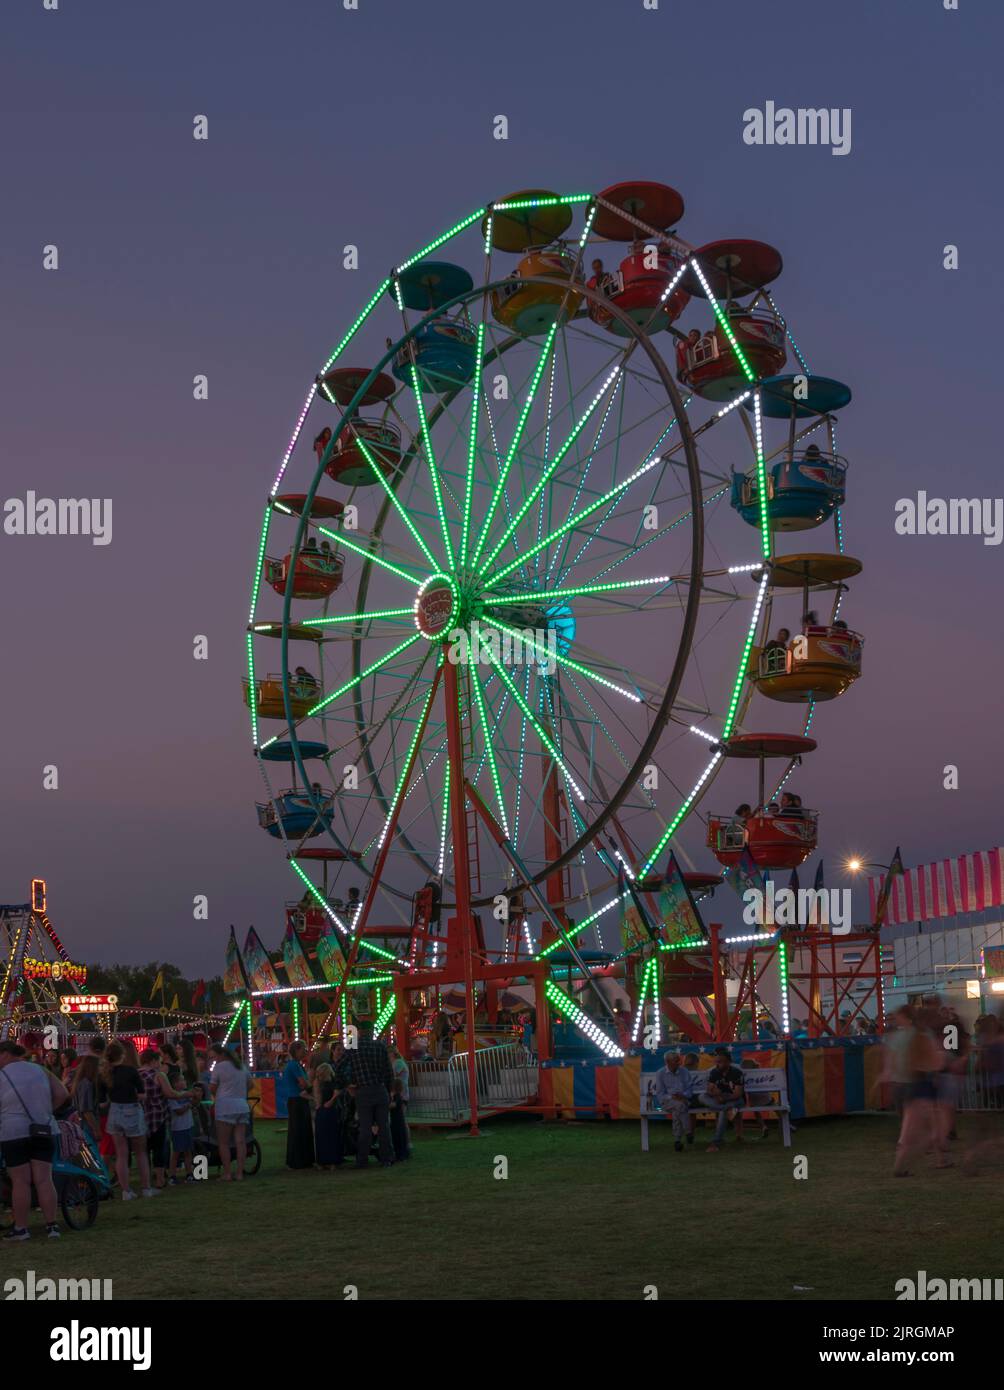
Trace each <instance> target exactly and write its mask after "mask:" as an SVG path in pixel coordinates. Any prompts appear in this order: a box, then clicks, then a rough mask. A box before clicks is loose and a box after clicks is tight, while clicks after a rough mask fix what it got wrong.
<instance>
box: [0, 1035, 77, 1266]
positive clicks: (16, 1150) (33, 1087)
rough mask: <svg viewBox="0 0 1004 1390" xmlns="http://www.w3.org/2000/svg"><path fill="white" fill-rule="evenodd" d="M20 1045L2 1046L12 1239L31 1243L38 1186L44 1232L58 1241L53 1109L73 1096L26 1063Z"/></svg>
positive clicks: (0, 1087) (2, 1126)
mask: <svg viewBox="0 0 1004 1390" xmlns="http://www.w3.org/2000/svg"><path fill="white" fill-rule="evenodd" d="M25 1055H26V1054H25V1050H24V1048H23V1047H22V1046H21V1045H20V1044H19V1043H16V1042H13V1041H4V1042H0V1151H2V1153H3V1160H4V1163H5V1165H6V1167H7V1171H8V1173H9V1174H10V1184H11V1206H12V1207H13V1209H14V1224H13V1226H12V1227H11V1228H10V1230H9V1231H6V1232H5V1233H4V1236H3V1239H4V1240H7V1241H20V1240H28V1239H29V1238H30V1235H31V1233H30V1231H29V1230H28V1213H29V1211H30V1210H31V1189H32V1184H34V1187H35V1192H36V1194H37V1196H38V1204H39V1206H40V1207H41V1208H42V1215H43V1217H44V1218H45V1233H46V1235H47V1236H48V1237H49V1238H50V1240H51V1239H58V1237H59V1225H58V1223H57V1221H56V1207H57V1199H56V1188H55V1185H54V1184H53V1181H52V1159H53V1155H54V1152H55V1138H54V1136H55V1134H56V1133H57V1128H56V1125H55V1123H54V1121H53V1118H52V1112H53V1110H54V1109H56V1110H58V1109H59V1107H60V1106H62V1105H65V1104H66V1102H67V1100H69V1092H68V1091H67V1089H66V1087H65V1086H64V1085H63V1083H62V1082H61V1081H60V1079H59V1077H58V1076H54V1075H53V1074H52V1072H49V1071H46V1069H45V1068H44V1067H40V1066H38V1065H37V1064H36V1063H34V1062H28V1061H26V1060H25Z"/></svg>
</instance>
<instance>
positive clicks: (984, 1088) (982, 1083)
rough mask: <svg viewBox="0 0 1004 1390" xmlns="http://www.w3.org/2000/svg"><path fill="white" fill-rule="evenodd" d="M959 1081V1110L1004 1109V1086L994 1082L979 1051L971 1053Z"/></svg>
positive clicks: (999, 1110) (998, 1110)
mask: <svg viewBox="0 0 1004 1390" xmlns="http://www.w3.org/2000/svg"><path fill="white" fill-rule="evenodd" d="M959 1081H960V1083H961V1085H960V1086H959V1099H958V1107H957V1108H958V1109H959V1110H992V1111H997V1112H998V1113H1000V1112H1001V1111H1004V1086H1002V1085H999V1084H998V1085H994V1084H993V1083H992V1081H991V1073H990V1072H989V1071H986V1070H985V1069H984V1068H983V1066H982V1065H981V1058H980V1056H979V1053H975V1054H972V1055H970V1057H969V1064H968V1066H967V1067H966V1071H965V1075H964V1076H960V1077H959Z"/></svg>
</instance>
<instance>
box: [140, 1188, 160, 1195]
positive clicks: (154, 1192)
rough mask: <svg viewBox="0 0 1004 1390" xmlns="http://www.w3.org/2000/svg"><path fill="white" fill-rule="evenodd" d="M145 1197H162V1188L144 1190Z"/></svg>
mask: <svg viewBox="0 0 1004 1390" xmlns="http://www.w3.org/2000/svg"><path fill="white" fill-rule="evenodd" d="M143 1196H144V1197H159V1196H160V1188H159V1187H144V1189H143Z"/></svg>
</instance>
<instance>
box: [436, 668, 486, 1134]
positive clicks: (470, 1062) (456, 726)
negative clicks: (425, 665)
mask: <svg viewBox="0 0 1004 1390" xmlns="http://www.w3.org/2000/svg"><path fill="white" fill-rule="evenodd" d="M443 655H444V660H443V665H442V667H441V668H440V669H441V670H442V672H443V676H444V679H443V692H444V698H445V700H446V752H447V757H448V758H449V760H450V826H451V830H452V834H453V880H454V884H455V892H456V899H457V925H458V928H459V931H460V944H461V950H462V952H463V961H464V996H465V1000H466V1004H467V1010H466V1017H467V1029H466V1031H467V1091H468V1097H469V1100H470V1107H471V1130H470V1132H471V1135H472V1136H474V1135H477V1134H479V1133H480V1131H479V1129H478V1073H477V1059H476V1057H475V1055H474V1049H475V1047H476V1045H477V1035H476V1033H475V1029H474V960H473V943H472V940H471V938H472V936H473V932H474V923H473V922H472V920H471V866H470V859H469V856H468V853H467V814H466V800H467V792H466V787H465V779H464V747H463V737H462V731H461V728H460V693H459V688H458V681H457V668H456V666H455V665H454V664H453V662H452V661H450V659H449V654H448V652H447V651H446V648H445V646H444V653H443Z"/></svg>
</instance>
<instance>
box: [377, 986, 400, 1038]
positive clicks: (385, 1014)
mask: <svg viewBox="0 0 1004 1390" xmlns="http://www.w3.org/2000/svg"><path fill="white" fill-rule="evenodd" d="M396 1006H397V1001H396V999H395V998H394V995H393V994H388V996H387V1002H386V1003H385V1004H384V1006H383V1008H382V1009H381V1010H380V1012H379V1013H378V1014H377V1016H376V1022H375V1023H374V1024H373V1036H374V1037H375V1038H378V1037H379V1036H380V1034H381V1033H382V1032H383V1030H384V1029H385V1028H386V1027H387V1024H388V1023H389V1022H390V1020H391V1019H392V1018H393V1017H394V1009H395V1008H396Z"/></svg>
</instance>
